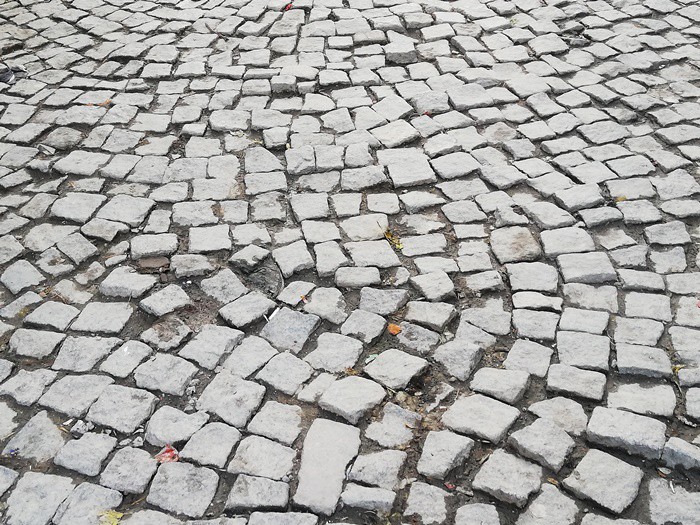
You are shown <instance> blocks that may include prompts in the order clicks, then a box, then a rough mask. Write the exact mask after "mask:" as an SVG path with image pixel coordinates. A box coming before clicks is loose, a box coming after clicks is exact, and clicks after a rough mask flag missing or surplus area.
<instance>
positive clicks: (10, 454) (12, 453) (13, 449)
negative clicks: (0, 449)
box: [7, 448, 19, 458]
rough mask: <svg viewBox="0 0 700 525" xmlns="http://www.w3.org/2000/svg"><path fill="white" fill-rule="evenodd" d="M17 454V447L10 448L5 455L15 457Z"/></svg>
mask: <svg viewBox="0 0 700 525" xmlns="http://www.w3.org/2000/svg"><path fill="white" fill-rule="evenodd" d="M17 454H19V449H18V448H11V449H10V450H9V451H8V452H7V455H8V456H10V457H11V458H14V457H17Z"/></svg>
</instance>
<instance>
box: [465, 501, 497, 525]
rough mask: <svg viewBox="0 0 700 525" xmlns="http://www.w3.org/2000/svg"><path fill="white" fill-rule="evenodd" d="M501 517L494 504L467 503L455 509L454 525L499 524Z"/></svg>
mask: <svg viewBox="0 0 700 525" xmlns="http://www.w3.org/2000/svg"><path fill="white" fill-rule="evenodd" d="M500 524H501V518H500V517H499V516H498V510H497V509H496V507H495V506H494V505H488V504H486V503H469V504H467V505H463V506H461V507H460V508H458V509H457V514H455V525H500Z"/></svg>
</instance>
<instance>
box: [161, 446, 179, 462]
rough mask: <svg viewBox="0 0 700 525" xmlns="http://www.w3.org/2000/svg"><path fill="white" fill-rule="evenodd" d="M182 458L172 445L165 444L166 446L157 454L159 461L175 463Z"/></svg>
mask: <svg viewBox="0 0 700 525" xmlns="http://www.w3.org/2000/svg"><path fill="white" fill-rule="evenodd" d="M179 460H180V454H178V452H177V450H175V448H173V447H172V446H171V445H165V448H164V449H163V450H161V451H160V452H159V453H158V454H156V461H157V462H158V463H174V462H176V461H179Z"/></svg>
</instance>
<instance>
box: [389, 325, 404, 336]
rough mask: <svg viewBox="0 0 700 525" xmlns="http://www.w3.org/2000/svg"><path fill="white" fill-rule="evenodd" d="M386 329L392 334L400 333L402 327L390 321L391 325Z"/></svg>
mask: <svg viewBox="0 0 700 525" xmlns="http://www.w3.org/2000/svg"><path fill="white" fill-rule="evenodd" d="M386 330H387V332H389V333H390V334H391V335H399V334H400V333H401V327H400V326H399V325H397V324H394V323H389V326H387V327H386Z"/></svg>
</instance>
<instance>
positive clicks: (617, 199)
mask: <svg viewBox="0 0 700 525" xmlns="http://www.w3.org/2000/svg"><path fill="white" fill-rule="evenodd" d="M626 200H627V197H625V196H624V195H620V196H619V197H615V202H624V201H626Z"/></svg>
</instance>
